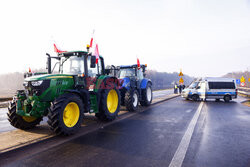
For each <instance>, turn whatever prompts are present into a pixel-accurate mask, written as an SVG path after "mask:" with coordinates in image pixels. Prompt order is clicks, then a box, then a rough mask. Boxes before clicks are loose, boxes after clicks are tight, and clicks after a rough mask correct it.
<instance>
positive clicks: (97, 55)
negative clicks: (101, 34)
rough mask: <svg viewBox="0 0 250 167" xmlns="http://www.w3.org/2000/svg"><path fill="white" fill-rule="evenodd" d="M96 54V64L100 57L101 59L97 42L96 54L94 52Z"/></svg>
mask: <svg viewBox="0 0 250 167" xmlns="http://www.w3.org/2000/svg"><path fill="white" fill-rule="evenodd" d="M94 55H95V56H96V62H95V63H96V64H97V63H98V59H99V50H98V44H96V46H95V54H94Z"/></svg>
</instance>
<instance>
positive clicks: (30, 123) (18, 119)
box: [7, 100, 42, 130]
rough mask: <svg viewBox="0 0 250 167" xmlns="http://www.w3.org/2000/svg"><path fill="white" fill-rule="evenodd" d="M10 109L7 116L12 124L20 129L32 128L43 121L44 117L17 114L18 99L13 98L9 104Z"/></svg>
mask: <svg viewBox="0 0 250 167" xmlns="http://www.w3.org/2000/svg"><path fill="white" fill-rule="evenodd" d="M8 110H9V112H8V113H7V116H8V120H9V122H10V124H11V125H12V126H14V127H15V128H18V129H23V130H26V129H31V128H34V127H35V126H36V125H38V124H39V123H40V122H41V121H42V117H41V118H35V117H24V116H20V115H18V114H16V100H12V102H11V103H10V104H9V107H8Z"/></svg>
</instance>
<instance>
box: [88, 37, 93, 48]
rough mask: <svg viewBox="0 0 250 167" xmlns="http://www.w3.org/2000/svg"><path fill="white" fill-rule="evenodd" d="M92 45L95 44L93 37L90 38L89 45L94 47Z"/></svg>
mask: <svg viewBox="0 0 250 167" xmlns="http://www.w3.org/2000/svg"><path fill="white" fill-rule="evenodd" d="M92 45H93V37H92V38H91V40H90V44H89V47H90V48H92Z"/></svg>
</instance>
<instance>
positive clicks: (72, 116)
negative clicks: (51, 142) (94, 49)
mask: <svg viewBox="0 0 250 167" xmlns="http://www.w3.org/2000/svg"><path fill="white" fill-rule="evenodd" d="M47 56H48V61H47V69H48V72H47V74H43V75H35V76H31V77H27V78H25V81H24V90H19V91H17V94H16V95H15V96H14V98H13V101H12V102H11V104H10V106H9V112H8V117H9V121H10V124H11V125H13V126H14V127H16V128H19V129H29V128H32V127H34V126H36V125H37V124H39V123H40V121H41V120H42V118H43V116H48V124H49V126H50V128H51V130H53V131H54V132H55V133H56V134H63V135H70V134H73V133H75V132H76V131H77V130H78V129H79V128H80V127H81V124H82V122H83V116H84V113H95V115H96V117H97V118H99V119H100V120H103V121H111V120H113V119H115V118H116V116H117V114H118V112H119V111H120V92H119V90H118V84H119V82H118V79H117V78H116V77H114V76H108V75H106V74H105V68H104V59H103V57H102V56H100V57H99V61H98V63H97V64H96V57H95V56H92V55H91V54H90V53H88V52H85V51H72V52H64V53H61V54H58V56H57V57H51V56H50V55H49V54H47ZM52 58H54V59H57V60H58V62H57V64H59V70H58V71H59V73H57V74H51V73H52V71H53V70H51V59H52Z"/></svg>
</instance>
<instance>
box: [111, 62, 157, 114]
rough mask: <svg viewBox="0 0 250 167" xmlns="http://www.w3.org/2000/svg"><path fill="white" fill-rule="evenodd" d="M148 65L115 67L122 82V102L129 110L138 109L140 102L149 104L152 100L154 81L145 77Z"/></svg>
mask: <svg viewBox="0 0 250 167" xmlns="http://www.w3.org/2000/svg"><path fill="white" fill-rule="evenodd" d="M146 67H147V65H146V64H145V65H140V68H138V65H137V64H134V65H126V66H124V65H123V66H118V67H116V68H113V69H114V71H117V72H114V73H115V74H116V75H117V77H118V78H119V79H121V80H122V81H120V83H121V87H120V94H121V104H122V105H125V106H126V108H127V110H128V111H136V110H137V109H138V104H139V102H140V104H141V105H142V106H149V105H150V104H151V102H152V97H153V96H152V82H151V80H150V79H148V78H145V76H146V74H145V72H146Z"/></svg>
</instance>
